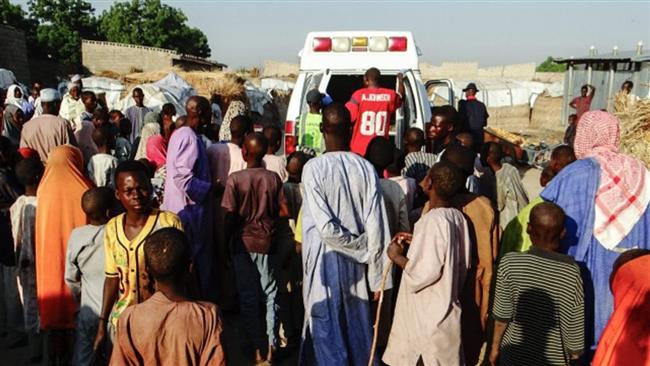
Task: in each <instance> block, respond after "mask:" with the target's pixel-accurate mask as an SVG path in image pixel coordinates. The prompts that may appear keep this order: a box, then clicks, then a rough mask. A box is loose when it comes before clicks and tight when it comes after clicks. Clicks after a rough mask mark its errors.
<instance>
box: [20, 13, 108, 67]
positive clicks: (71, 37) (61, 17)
mask: <svg viewBox="0 0 650 366" xmlns="http://www.w3.org/2000/svg"><path fill="white" fill-rule="evenodd" d="M28 4H29V12H30V17H31V18H32V19H33V20H35V21H36V22H38V27H37V29H36V43H37V46H38V49H39V50H40V52H41V55H42V56H47V57H51V58H53V59H55V60H57V61H59V62H62V63H64V64H68V65H79V64H80V63H81V39H82V38H86V39H97V38H98V34H97V20H96V19H95V17H94V15H93V12H94V9H93V7H92V6H91V5H90V3H88V2H86V1H84V0H30V1H29V3H28Z"/></svg>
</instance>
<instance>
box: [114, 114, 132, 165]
mask: <svg viewBox="0 0 650 366" xmlns="http://www.w3.org/2000/svg"><path fill="white" fill-rule="evenodd" d="M131 130H132V126H131V121H129V120H128V119H126V118H122V119H121V120H120V122H119V135H118V136H117V139H115V157H116V158H117V160H118V161H119V162H120V163H121V162H123V161H126V160H129V157H130V156H131V150H132V146H131V141H130V140H129V137H130V136H131Z"/></svg>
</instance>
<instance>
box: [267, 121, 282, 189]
mask: <svg viewBox="0 0 650 366" xmlns="http://www.w3.org/2000/svg"><path fill="white" fill-rule="evenodd" d="M262 133H263V134H264V137H266V139H267V140H268V142H269V148H268V150H267V151H266V155H264V166H265V167H266V169H267V170H270V171H272V172H275V173H277V175H278V176H280V180H282V181H283V182H286V181H287V161H286V160H285V159H284V156H277V155H275V154H276V153H277V152H278V150H280V147H281V146H282V131H280V128H279V127H278V126H275V125H271V126H266V127H264V131H263V132H262Z"/></svg>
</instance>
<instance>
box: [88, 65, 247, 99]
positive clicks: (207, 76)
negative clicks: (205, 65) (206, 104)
mask: <svg viewBox="0 0 650 366" xmlns="http://www.w3.org/2000/svg"><path fill="white" fill-rule="evenodd" d="M170 72H175V73H176V74H178V76H180V77H181V78H183V79H184V80H185V81H187V82H188V83H189V84H190V85H192V86H193V87H194V90H196V92H197V93H198V94H199V95H202V96H204V97H207V98H209V97H210V96H211V95H212V94H215V93H217V94H220V95H222V96H223V98H224V99H226V100H227V101H231V100H234V99H241V100H246V90H245V88H244V77H241V76H238V75H236V74H234V73H231V72H222V71H213V72H210V71H183V70H181V69H179V68H168V69H162V70H158V71H152V72H138V73H131V74H128V75H116V74H115V73H109V72H102V73H100V76H107V77H111V78H114V79H118V80H120V81H121V82H122V83H124V86H125V87H126V90H127V91H128V90H130V89H131V88H132V87H134V86H136V85H139V84H147V83H154V82H156V81H158V80H160V79H162V78H164V77H165V76H167V74H169V73H170Z"/></svg>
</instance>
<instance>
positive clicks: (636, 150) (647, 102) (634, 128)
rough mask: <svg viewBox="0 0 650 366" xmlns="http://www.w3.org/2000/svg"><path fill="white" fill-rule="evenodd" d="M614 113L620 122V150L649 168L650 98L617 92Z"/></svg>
mask: <svg viewBox="0 0 650 366" xmlns="http://www.w3.org/2000/svg"><path fill="white" fill-rule="evenodd" d="M614 114H615V115H616V117H618V119H619V121H620V122H621V151H622V152H624V153H626V154H629V155H632V156H634V157H635V158H637V159H639V160H641V161H643V162H644V163H645V165H646V166H647V167H649V168H650V99H641V100H634V99H633V98H630V97H629V96H628V95H627V94H624V93H618V94H617V95H616V96H615V97H614Z"/></svg>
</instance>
